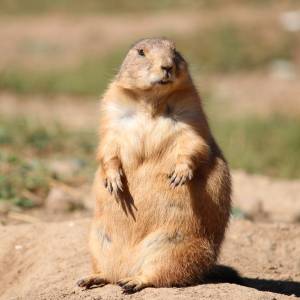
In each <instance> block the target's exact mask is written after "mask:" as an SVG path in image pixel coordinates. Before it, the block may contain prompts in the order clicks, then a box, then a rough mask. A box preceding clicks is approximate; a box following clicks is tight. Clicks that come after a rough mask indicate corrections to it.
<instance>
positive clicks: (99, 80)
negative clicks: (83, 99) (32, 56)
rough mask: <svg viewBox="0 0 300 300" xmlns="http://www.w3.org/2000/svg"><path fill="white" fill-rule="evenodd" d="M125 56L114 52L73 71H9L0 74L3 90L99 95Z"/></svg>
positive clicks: (89, 61) (21, 92) (10, 69)
mask: <svg viewBox="0 0 300 300" xmlns="http://www.w3.org/2000/svg"><path fill="white" fill-rule="evenodd" d="M125 53H126V51H125V50H124V52H121V51H120V52H114V53H111V54H109V55H107V56H105V57H102V58H93V59H91V58H89V59H88V58H87V59H84V60H83V61H82V62H81V63H80V64H79V65H77V66H73V67H70V68H64V67H62V68H60V69H54V70H53V69H50V70H42V71H38V70H32V69H31V70H28V69H26V68H17V67H15V68H9V69H5V70H3V71H0V90H7V91H14V92H16V93H20V94H34V93H37V94H38V93H42V94H61V93H67V94H76V95H83V94H85V95H86V94H92V95H99V94H100V93H101V92H102V91H103V90H104V88H105V87H106V86H107V83H108V81H109V80H110V79H112V78H113V76H114V74H116V73H117V69H118V67H119V65H120V63H121V60H122V57H123V56H124V55H125Z"/></svg>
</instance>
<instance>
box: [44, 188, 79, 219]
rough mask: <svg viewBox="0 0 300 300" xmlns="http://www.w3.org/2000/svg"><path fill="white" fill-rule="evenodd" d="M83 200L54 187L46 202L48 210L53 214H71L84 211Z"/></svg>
mask: <svg viewBox="0 0 300 300" xmlns="http://www.w3.org/2000/svg"><path fill="white" fill-rule="evenodd" d="M81 200H82V199H81V198H80V197H78V196H75V195H70V194H69V193H68V192H67V191H65V190H64V189H62V188H60V187H53V188H52V189H51V190H50V192H49V194H48V197H47V198H46V201H45V206H46V209H47V210H48V211H50V212H52V213H56V212H70V211H74V210H77V209H83V208H84V205H83V203H82V201H81Z"/></svg>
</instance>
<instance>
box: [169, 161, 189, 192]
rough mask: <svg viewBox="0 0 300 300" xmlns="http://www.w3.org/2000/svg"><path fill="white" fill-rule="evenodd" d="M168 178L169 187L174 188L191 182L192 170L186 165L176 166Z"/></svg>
mask: <svg viewBox="0 0 300 300" xmlns="http://www.w3.org/2000/svg"><path fill="white" fill-rule="evenodd" d="M169 178H170V185H171V187H172V188H175V187H177V186H179V185H183V184H185V183H186V182H187V181H189V180H191V179H192V178H193V170H192V168H191V167H190V166H189V165H188V164H187V163H180V164H176V165H175V168H174V170H173V171H172V172H171V173H170V175H169Z"/></svg>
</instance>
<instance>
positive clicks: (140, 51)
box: [137, 49, 145, 56]
mask: <svg viewBox="0 0 300 300" xmlns="http://www.w3.org/2000/svg"><path fill="white" fill-rule="evenodd" d="M137 52H138V54H139V55H140V56H145V52H144V50H143V49H138V50H137Z"/></svg>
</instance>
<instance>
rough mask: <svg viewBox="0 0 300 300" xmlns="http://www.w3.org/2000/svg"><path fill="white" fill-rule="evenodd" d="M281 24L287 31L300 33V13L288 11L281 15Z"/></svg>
mask: <svg viewBox="0 0 300 300" xmlns="http://www.w3.org/2000/svg"><path fill="white" fill-rule="evenodd" d="M280 22H281V24H282V26H283V28H284V29H285V30H287V31H291V32H297V31H300V11H299V10H294V11H286V12H284V13H282V14H281V15H280Z"/></svg>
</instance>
